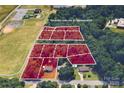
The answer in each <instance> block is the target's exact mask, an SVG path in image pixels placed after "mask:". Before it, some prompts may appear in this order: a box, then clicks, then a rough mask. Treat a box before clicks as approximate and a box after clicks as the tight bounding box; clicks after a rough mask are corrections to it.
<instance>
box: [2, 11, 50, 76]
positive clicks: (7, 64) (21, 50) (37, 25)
mask: <svg viewBox="0 0 124 93" xmlns="http://www.w3.org/2000/svg"><path fill="white" fill-rule="evenodd" d="M44 13H45V12H44ZM50 13H51V12H49V13H46V14H45V15H46V16H45V17H44V18H43V19H41V20H40V19H39V20H37V19H29V20H25V22H24V25H23V26H22V27H21V28H20V29H16V30H15V31H13V32H11V33H9V34H6V35H3V36H0V74H14V73H17V72H18V71H20V69H21V68H22V66H23V64H24V63H25V59H26V57H27V55H28V53H29V51H30V49H31V47H32V44H33V43H34V41H35V40H36V37H37V36H38V34H39V32H40V31H41V30H40V29H41V27H43V26H44V24H45V23H46V22H47V19H48V16H49V14H50Z"/></svg>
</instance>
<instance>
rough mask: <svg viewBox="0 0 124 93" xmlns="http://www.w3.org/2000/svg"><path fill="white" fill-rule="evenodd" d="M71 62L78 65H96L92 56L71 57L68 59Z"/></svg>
mask: <svg viewBox="0 0 124 93" xmlns="http://www.w3.org/2000/svg"><path fill="white" fill-rule="evenodd" d="M68 59H69V61H70V62H71V64H76V65H77V64H78V65H82V64H84V65H92V64H95V60H94V58H93V57H92V55H91V54H84V55H83V54H82V55H76V56H71V57H68Z"/></svg>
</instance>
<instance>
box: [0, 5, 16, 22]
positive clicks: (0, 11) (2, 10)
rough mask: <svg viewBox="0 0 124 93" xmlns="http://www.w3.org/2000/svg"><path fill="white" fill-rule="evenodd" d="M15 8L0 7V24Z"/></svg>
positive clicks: (8, 6) (9, 6)
mask: <svg viewBox="0 0 124 93" xmlns="http://www.w3.org/2000/svg"><path fill="white" fill-rule="evenodd" d="M15 7H16V6H11V5H1V6H0V22H1V21H2V20H3V19H4V18H5V17H6V16H7V15H8V14H9V13H10V12H11V11H12V10H13V9H14V8H15Z"/></svg>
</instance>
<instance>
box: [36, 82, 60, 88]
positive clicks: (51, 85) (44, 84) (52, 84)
mask: <svg viewBox="0 0 124 93" xmlns="http://www.w3.org/2000/svg"><path fill="white" fill-rule="evenodd" d="M57 87H58V83H57V82H54V81H53V82H52V81H43V82H40V83H38V84H37V88H57Z"/></svg>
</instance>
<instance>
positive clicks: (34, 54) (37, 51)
mask: <svg viewBox="0 0 124 93" xmlns="http://www.w3.org/2000/svg"><path fill="white" fill-rule="evenodd" d="M42 48H43V45H41V44H36V45H34V48H33V50H32V52H31V55H30V57H40V53H41V51H42Z"/></svg>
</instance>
